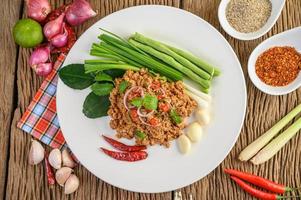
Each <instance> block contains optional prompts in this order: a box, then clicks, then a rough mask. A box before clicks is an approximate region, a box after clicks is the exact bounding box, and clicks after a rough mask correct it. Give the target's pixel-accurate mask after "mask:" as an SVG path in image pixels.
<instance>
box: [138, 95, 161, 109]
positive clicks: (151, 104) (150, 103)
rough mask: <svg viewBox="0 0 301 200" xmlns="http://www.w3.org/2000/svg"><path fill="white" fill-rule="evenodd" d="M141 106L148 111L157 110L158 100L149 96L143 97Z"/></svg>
mask: <svg viewBox="0 0 301 200" xmlns="http://www.w3.org/2000/svg"><path fill="white" fill-rule="evenodd" d="M142 105H143V106H144V108H146V109H148V110H157V107H158V98H157V97H156V96H152V95H150V94H146V95H145V96H144V99H143V102H142Z"/></svg>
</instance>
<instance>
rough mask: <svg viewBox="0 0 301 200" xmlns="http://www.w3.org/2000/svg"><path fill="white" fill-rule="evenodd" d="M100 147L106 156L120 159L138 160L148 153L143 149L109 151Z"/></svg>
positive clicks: (145, 156) (144, 157)
mask: <svg viewBox="0 0 301 200" xmlns="http://www.w3.org/2000/svg"><path fill="white" fill-rule="evenodd" d="M100 149H101V150H102V151H103V152H104V153H105V154H107V155H108V156H110V157H112V158H114V159H116V160H122V161H128V162H135V161H139V160H144V159H146V158H147V156H148V154H147V152H145V151H134V152H117V151H111V150H108V149H105V148H102V147H100Z"/></svg>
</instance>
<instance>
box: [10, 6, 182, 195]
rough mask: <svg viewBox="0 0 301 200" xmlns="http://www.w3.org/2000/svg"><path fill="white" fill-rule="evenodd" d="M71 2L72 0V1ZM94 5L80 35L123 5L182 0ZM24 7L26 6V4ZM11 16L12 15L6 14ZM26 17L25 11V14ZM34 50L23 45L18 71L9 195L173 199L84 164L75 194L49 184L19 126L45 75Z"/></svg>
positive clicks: (80, 29) (80, 28) (169, 193)
mask: <svg viewBox="0 0 301 200" xmlns="http://www.w3.org/2000/svg"><path fill="white" fill-rule="evenodd" d="M68 2H70V1H68ZM90 2H91V4H92V6H93V8H96V10H98V13H99V14H98V16H97V17H95V18H94V19H92V20H90V21H88V22H87V23H85V24H84V25H83V26H81V27H78V28H77V33H78V35H80V34H82V33H83V32H84V31H85V30H86V29H87V28H88V27H89V26H91V25H92V24H93V23H94V22H96V21H97V20H99V19H100V18H102V17H104V16H106V15H108V14H110V13H112V12H114V11H117V10H120V9H122V8H126V7H130V6H135V5H142V4H164V5H170V6H176V7H179V5H180V3H179V0H136V1H133V0H127V1H120V0H90ZM63 3H64V1H62V0H51V4H52V5H53V7H58V6H59V5H62V4H63ZM23 9H24V8H23ZM6 16H8V15H6ZM23 17H25V15H24V16H23ZM29 55H30V50H27V49H22V48H21V49H20V53H19V58H18V71H17V88H18V90H17V93H18V107H17V109H16V110H15V114H14V118H13V122H12V124H11V133H10V134H11V138H10V154H9V170H8V181H7V186H6V199H31V200H35V199H43V200H44V199H45V200H52V199H91V200H93V199H105V200H110V199H118V200H119V199H124V200H128V199H129V200H130V199H133V200H134V199H135V200H136V199H143V200H148V199H162V200H167V199H171V196H172V195H171V194H172V193H171V192H168V193H161V194H139V193H134V192H129V191H125V190H121V189H118V188H116V187H113V186H111V185H109V184H107V183H105V182H103V181H101V180H99V179H98V178H96V177H95V176H94V175H92V174H91V173H90V172H88V171H87V170H86V169H85V168H84V167H82V166H79V167H77V168H76V169H75V174H77V175H78V176H79V178H80V184H81V185H80V188H79V190H78V191H77V192H76V193H75V194H72V195H69V196H68V195H64V194H63V190H62V188H61V187H60V186H58V185H55V186H54V187H52V188H50V187H49V186H48V185H47V180H46V175H45V171H44V167H43V165H42V164H40V165H38V166H34V167H33V166H30V165H28V162H27V159H28V152H29V148H30V139H31V136H30V135H28V134H26V133H24V132H22V131H21V130H19V129H17V128H16V122H17V121H18V120H19V119H20V117H21V114H22V113H23V112H24V111H25V109H26V106H28V104H29V102H30V101H31V99H32V97H33V95H34V94H35V92H36V91H37V90H38V88H39V86H40V84H41V82H42V79H41V78H37V76H36V75H35V74H34V72H33V71H32V70H31V69H30V67H29V66H28V64H27V63H28V58H29Z"/></svg>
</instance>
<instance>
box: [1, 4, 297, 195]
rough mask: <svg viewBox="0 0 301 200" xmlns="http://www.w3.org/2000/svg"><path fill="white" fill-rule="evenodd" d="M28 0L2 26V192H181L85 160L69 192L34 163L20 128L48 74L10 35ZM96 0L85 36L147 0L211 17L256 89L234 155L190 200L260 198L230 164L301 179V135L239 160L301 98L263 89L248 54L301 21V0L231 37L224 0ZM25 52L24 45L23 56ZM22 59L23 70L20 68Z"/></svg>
mask: <svg viewBox="0 0 301 200" xmlns="http://www.w3.org/2000/svg"><path fill="white" fill-rule="evenodd" d="M70 1H71V0H68V1H66V2H70ZM21 2H22V0H11V1H5V3H4V4H2V5H1V6H2V7H1V8H0V11H1V13H0V17H1V18H0V19H1V20H0V25H1V27H4V31H1V33H0V34H1V35H0V36H1V37H0V44H1V45H2V48H1V49H0V57H1V58H0V59H1V65H0V67H1V68H0V70H1V71H0V72H1V73H0V91H1V92H2V96H3V97H2V98H1V101H0V113H1V115H0V127H1V128H0V148H1V152H0V155H1V159H0V160H1V165H0V198H1V197H4V195H5V198H6V199H13V200H15V199H31V200H34V199H38V200H39V199H43V200H44V199H47V200H48V199H55V200H57V199H104V200H111V199H114V200H115V199H118V200H119V199H122V200H127V199H130V200H134V199H141V200H149V199H158V200H168V199H173V197H172V196H173V193H172V192H168V193H161V194H141V193H134V192H129V191H125V190H121V189H118V188H116V187H113V186H111V185H109V184H107V183H105V182H103V181H101V180H99V179H97V178H96V177H95V176H94V175H92V174H91V173H90V172H88V171H87V170H86V169H85V168H83V167H81V166H80V167H77V168H76V170H75V173H76V174H77V175H78V176H79V178H80V183H81V186H80V188H79V190H78V191H77V192H76V193H75V194H73V195H69V196H67V195H64V194H63V191H62V188H61V187H59V186H57V185H56V186H55V187H52V188H49V186H48V185H47V180H46V176H45V171H44V168H43V165H38V166H34V167H33V166H29V165H28V163H27V157H28V150H29V147H30V139H31V137H30V136H29V135H28V134H25V133H24V132H22V131H21V130H19V129H17V128H16V122H17V121H18V120H19V119H20V117H21V114H22V113H23V112H24V111H25V109H26V106H27V105H28V104H29V102H30V100H31V99H32V97H33V95H34V94H35V92H36V91H37V89H38V87H39V86H40V84H41V81H42V79H41V78H37V76H36V75H35V74H34V73H33V72H32V70H31V69H30V67H29V66H28V64H27V62H28V57H29V55H30V50H27V49H23V48H20V51H17V47H16V46H15V45H14V43H13V41H12V38H11V36H9V33H10V30H11V28H12V26H13V24H14V22H15V21H16V19H18V18H19V14H20V13H23V17H25V16H26V15H25V10H24V5H23V4H22V3H21ZM90 2H91V3H92V5H93V7H94V8H96V10H98V13H99V14H98V16H97V17H96V18H94V19H92V20H90V21H88V22H87V23H85V24H84V25H83V26H80V27H78V28H77V34H78V35H80V34H82V33H83V32H84V31H85V30H86V29H87V28H88V27H89V26H91V25H92V24H93V23H94V22H96V21H97V20H98V19H100V18H102V17H104V16H106V15H108V14H110V13H112V12H114V11H117V10H120V9H122V8H126V7H129V6H134V5H142V4H164V5H169V6H175V7H181V8H183V9H185V10H188V11H190V12H192V13H194V14H196V15H198V16H200V17H202V18H203V19H205V20H206V21H208V22H209V23H211V24H212V25H213V26H214V27H216V28H217V29H218V30H219V31H220V32H221V33H222V34H223V35H224V36H225V37H226V39H227V40H228V41H229V43H230V44H231V45H232V47H233V48H234V50H235V52H236V54H237V55H238V57H239V59H240V61H241V63H242V68H243V71H244V73H245V77H246V84H247V90H248V108H247V113H246V119H245V123H244V126H243V129H242V132H241V135H240V137H239V139H238V141H237V143H236V145H235V147H234V148H233V149H232V151H231V153H230V154H229V156H228V157H227V158H226V159H225V160H224V162H223V163H222V164H221V165H220V166H219V167H218V168H217V169H216V170H214V171H213V172H212V173H211V174H210V175H208V176H207V177H205V178H203V179H202V180H200V181H198V182H196V183H194V184H192V185H190V186H187V187H185V188H182V189H180V190H178V191H181V192H182V195H183V196H184V197H185V198H187V199H188V197H189V194H193V197H194V199H200V200H201V199H202V200H211V199H212V200H219V199H222V200H228V199H229V200H240V199H252V198H251V197H250V196H249V195H247V194H245V193H244V192H242V190H241V189H239V188H238V187H237V186H236V185H235V184H233V183H232V182H231V181H230V180H229V179H228V178H227V177H226V176H225V175H224V174H223V173H222V169H224V168H226V167H229V168H230V167H231V168H237V169H241V170H245V171H249V172H254V173H257V174H259V175H262V176H264V177H267V178H270V179H274V180H276V181H279V182H281V183H284V184H287V185H291V186H300V185H301V168H300V166H301V159H300V155H301V148H299V145H298V144H300V143H301V136H300V134H299V135H297V136H296V137H294V139H293V140H291V141H290V143H289V145H286V146H285V148H283V149H282V150H281V151H280V152H279V153H278V154H277V155H276V156H275V158H273V159H272V160H270V161H269V162H267V163H266V164H263V165H261V166H253V165H251V164H249V163H241V162H238V161H237V159H236V158H237V155H238V154H239V152H240V151H241V150H242V149H243V148H244V147H245V146H246V145H247V144H249V143H250V142H252V141H253V140H254V139H255V138H257V137H258V136H259V135H260V134H262V133H263V132H264V131H265V130H267V129H268V128H269V127H271V126H272V125H273V124H274V123H275V122H276V121H277V120H279V119H280V118H281V117H282V116H284V115H285V114H286V113H287V112H288V111H289V110H291V109H292V108H293V107H294V106H295V105H296V104H297V103H300V95H301V90H300V89H299V90H297V91H296V92H293V93H291V94H289V95H285V96H281V97H273V96H269V95H266V94H263V93H262V92H260V91H259V90H257V89H256V88H255V87H254V86H253V84H252V83H251V82H250V80H249V78H248V75H247V60H248V57H249V55H250V53H251V52H252V50H253V49H254V48H255V47H256V46H257V45H258V44H259V43H260V42H261V41H263V40H264V39H266V38H268V37H270V36H272V35H274V34H277V33H279V32H282V31H284V30H287V29H290V28H293V27H296V26H300V25H301V14H300V13H301V1H300V0H287V2H286V5H285V8H284V10H283V12H282V15H281V17H280V18H279V20H278V21H277V24H276V25H275V26H274V27H273V29H272V30H271V31H270V32H269V33H267V34H266V35H265V36H263V37H262V38H260V39H257V40H253V41H249V42H243V41H238V40H236V39H234V38H231V37H230V36H228V35H227V34H226V33H225V32H224V31H223V30H222V28H221V27H220V25H219V22H218V19H217V8H218V4H219V2H220V1H219V0H181V1H180V0H135V1H134V0H90ZM51 3H52V5H53V7H58V6H59V5H62V4H63V3H65V1H63V0H51ZM20 11H21V12H20ZM8 16H9V17H8ZM17 52H19V53H18V57H17ZM217 54H218V52H217ZM16 64H17V71H16V68H15V66H16ZM15 71H16V74H15ZM14 75H16V78H17V82H16V84H14ZM14 91H16V95H14ZM2 99H3V100H2ZM13 102H16V103H17V105H16V106H17V108H16V109H15V111H14V110H13V109H14V103H13ZM12 116H13V119H12ZM11 121H12V122H11ZM225 134H227V133H225ZM8 153H9V154H8ZM6 161H8V162H6ZM2 162H3V164H2ZM7 164H8V165H7ZM5 177H7V179H6V178H5ZM5 184H6V185H5ZM3 190H5V192H4V191H3Z"/></svg>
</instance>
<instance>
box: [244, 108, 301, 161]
mask: <svg viewBox="0 0 301 200" xmlns="http://www.w3.org/2000/svg"><path fill="white" fill-rule="evenodd" d="M300 112H301V104H300V105H298V106H297V107H295V108H294V109H293V110H292V111H291V112H289V113H288V114H287V115H286V116H285V117H283V118H282V119H281V120H280V121H279V122H277V123H276V124H275V125H274V126H273V127H272V128H270V129H269V130H268V131H267V132H265V133H264V134H263V135H262V136H260V137H259V138H257V139H256V140H255V141H254V142H252V143H251V144H250V145H248V146H247V147H246V148H245V149H244V150H243V151H242V152H241V153H240V154H239V157H238V159H239V160H241V161H247V160H249V159H251V158H252V157H253V156H254V155H255V154H256V153H257V152H258V151H259V150H260V149H262V148H263V147H264V146H265V145H266V144H267V143H269V141H271V139H272V138H273V137H275V136H276V135H277V133H278V132H279V131H280V130H281V129H282V128H283V127H284V126H285V125H286V124H288V123H289V122H290V121H291V120H292V119H293V118H294V117H295V116H296V115H297V114H299V113H300Z"/></svg>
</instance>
